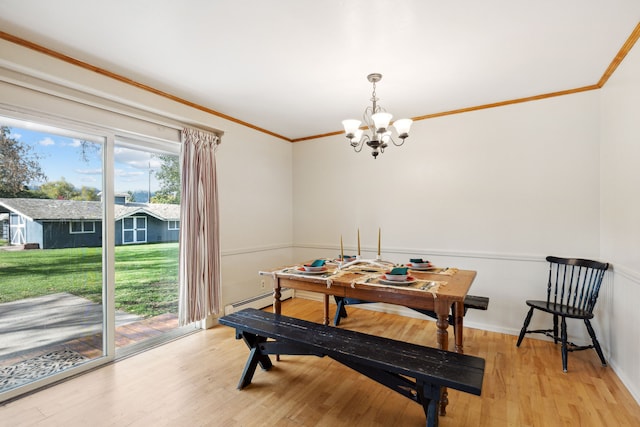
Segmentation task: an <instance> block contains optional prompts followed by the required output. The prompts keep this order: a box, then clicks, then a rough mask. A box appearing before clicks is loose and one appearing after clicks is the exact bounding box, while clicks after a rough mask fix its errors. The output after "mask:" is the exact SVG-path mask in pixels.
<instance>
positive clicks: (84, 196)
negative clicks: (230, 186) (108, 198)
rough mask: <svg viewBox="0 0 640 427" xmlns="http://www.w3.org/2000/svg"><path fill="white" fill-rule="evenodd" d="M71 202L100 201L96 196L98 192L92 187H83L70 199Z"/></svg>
mask: <svg viewBox="0 0 640 427" xmlns="http://www.w3.org/2000/svg"><path fill="white" fill-rule="evenodd" d="M71 200H86V201H94V202H97V201H100V196H98V190H97V189H96V188H94V187H85V186H84V185H83V186H82V188H81V189H80V191H76V194H75V195H74V196H73V197H72V198H71Z"/></svg>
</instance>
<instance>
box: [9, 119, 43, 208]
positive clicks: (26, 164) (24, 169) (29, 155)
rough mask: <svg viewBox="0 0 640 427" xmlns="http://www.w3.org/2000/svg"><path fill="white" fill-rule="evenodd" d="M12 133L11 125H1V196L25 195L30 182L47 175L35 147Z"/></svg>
mask: <svg viewBox="0 0 640 427" xmlns="http://www.w3.org/2000/svg"><path fill="white" fill-rule="evenodd" d="M10 135H11V129H10V128H9V127H7V126H0V196H2V197H7V196H8V197H18V196H24V195H26V194H27V193H28V192H27V185H28V184H29V183H30V182H32V181H44V180H46V179H47V177H46V175H45V174H44V172H43V171H42V168H41V167H40V163H39V160H40V158H39V157H38V155H37V154H36V153H34V152H33V148H31V147H30V146H28V145H24V144H23V143H22V142H20V141H18V140H17V139H15V138H12V137H11V136H10Z"/></svg>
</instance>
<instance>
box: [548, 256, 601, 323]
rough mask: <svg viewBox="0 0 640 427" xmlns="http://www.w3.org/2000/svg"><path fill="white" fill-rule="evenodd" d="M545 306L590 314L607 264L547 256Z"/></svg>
mask: <svg viewBox="0 0 640 427" xmlns="http://www.w3.org/2000/svg"><path fill="white" fill-rule="evenodd" d="M547 261H549V281H548V284H547V304H548V305H551V304H553V305H564V306H567V307H571V308H574V309H579V310H585V311H587V312H589V313H591V312H593V308H594V307H595V305H596V301H597V299H598V293H599V292H600V285H601V284H602V279H603V278H604V273H605V271H606V270H607V269H608V268H609V264H607V263H602V262H597V261H590V260H585V259H577V258H559V257H553V256H548V257H547Z"/></svg>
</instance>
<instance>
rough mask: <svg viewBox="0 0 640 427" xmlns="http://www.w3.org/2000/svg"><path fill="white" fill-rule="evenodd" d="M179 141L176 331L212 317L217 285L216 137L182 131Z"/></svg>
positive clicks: (217, 298)
mask: <svg viewBox="0 0 640 427" xmlns="http://www.w3.org/2000/svg"><path fill="white" fill-rule="evenodd" d="M182 142H183V157H182V199H181V211H180V214H181V216H180V261H179V286H180V301H179V318H180V326H183V325H187V324H189V323H191V322H195V321H198V320H203V319H205V318H206V317H207V316H208V315H210V314H218V312H219V309H220V282H221V280H220V243H219V232H218V231H219V219H218V189H217V184H216V148H217V146H218V144H219V143H220V137H219V136H217V135H215V134H212V133H207V132H203V131H200V130H197V129H190V128H185V129H184V130H183V132H182Z"/></svg>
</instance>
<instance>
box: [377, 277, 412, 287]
mask: <svg viewBox="0 0 640 427" xmlns="http://www.w3.org/2000/svg"><path fill="white" fill-rule="evenodd" d="M383 277H384V275H382V277H380V283H382V284H383V285H396V286H404V285H410V284H412V283H416V282H417V281H418V279H416V278H415V277H411V276H409V277H407V280H405V281H404V282H400V281H398V280H385V279H383Z"/></svg>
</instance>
